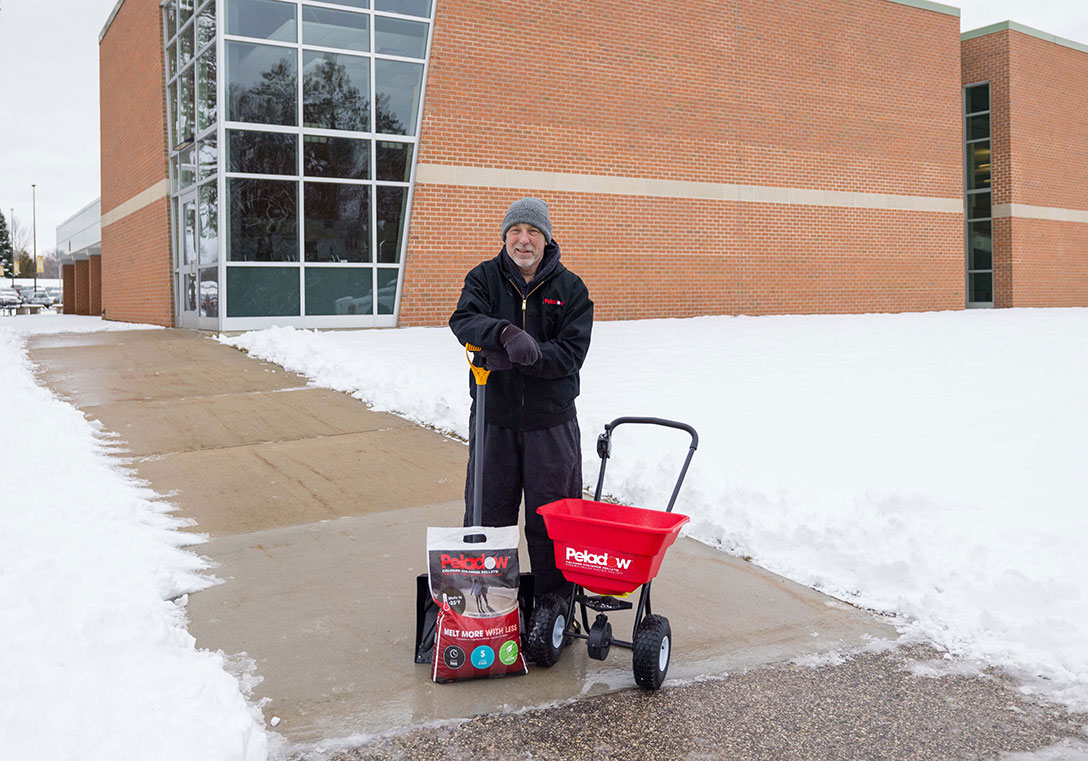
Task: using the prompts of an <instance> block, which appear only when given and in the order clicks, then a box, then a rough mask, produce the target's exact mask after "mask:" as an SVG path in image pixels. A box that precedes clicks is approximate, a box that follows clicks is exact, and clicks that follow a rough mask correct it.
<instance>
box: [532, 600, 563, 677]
mask: <svg viewBox="0 0 1088 761" xmlns="http://www.w3.org/2000/svg"><path fill="white" fill-rule="evenodd" d="M567 607H568V605H567V602H566V601H565V600H563V598H561V597H559V595H554V594H548V595H544V597H543V598H542V599H541V601H540V604H539V605H537V606H536V608H534V609H533V615H532V616H531V617H530V618H529V638H528V641H527V642H526V643H525V648H526V650H528V653H529V657H530V658H532V659H533V660H534V661H536V665H538V666H543V667H545V668H547V667H548V666H552V665H554V664H555V662H556V661H558V660H559V656H560V655H561V654H562V653H563V648H564V647H565V646H566V644H567V639H566V637H565V636H564V635H565V632H566V630H567Z"/></svg>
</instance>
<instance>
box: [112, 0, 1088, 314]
mask: <svg viewBox="0 0 1088 761" xmlns="http://www.w3.org/2000/svg"><path fill="white" fill-rule="evenodd" d="M194 6H195V7H194ZM334 6H335V7H334ZM980 32H987V30H980ZM964 37H965V38H968V39H965V40H964V41H963V43H962V44H963V52H962V54H961V35H960V33H959V12H958V10H956V9H955V8H951V7H949V6H945V5H939V4H936V3H931V2H927V1H926V0H816V1H815V2H805V3H795V2H789V3H764V2H756V1H755V0H736V1H735V2H732V3H728V4H725V3H719V2H712V1H711V0H699V1H697V2H696V1H693V0H685V1H684V2H679V0H663V1H662V2H659V3H653V4H649V5H645V4H641V5H635V4H616V3H606V2H603V0H584V1H583V2H580V3H563V2H557V1H556V2H553V1H552V0H546V1H545V2H542V3H537V4H534V5H533V9H532V12H531V13H528V12H526V10H525V5H524V4H523V3H521V2H519V1H518V0H457V1H456V2H454V1H453V0H373V2H367V0H332V1H331V2H322V3H321V4H314V3H311V2H308V0H205V2H203V3H201V2H200V0H168V1H167V2H165V3H163V4H162V6H161V8H160V5H159V3H158V2H157V0H121V2H119V3H118V5H117V7H116V8H115V10H114V13H113V15H112V16H111V18H110V20H109V22H107V24H106V27H105V28H104V29H103V32H102V35H101V38H100V50H101V54H100V61H101V82H102V88H101V93H102V94H101V98H102V199H101V200H102V209H103V215H102V260H101V261H102V264H101V268H102V283H103V285H102V308H103V310H104V311H105V315H106V317H107V318H108V319H120V320H138V321H144V322H153V323H159V324H165V325H170V324H175V325H181V326H188V327H199V328H206V329H223V330H236V329H249V328H257V327H264V326H268V325H272V324H285V325H296V326H305V327H367V326H389V325H435V324H442V323H444V322H445V320H446V318H447V317H448V315H449V313H450V311H451V310H452V308H453V305H454V303H455V301H456V298H457V295H458V293H459V291H460V287H461V282H462V279H463V277H464V274H465V272H466V271H467V270H468V269H469V268H470V267H472V266H473V265H474V264H476V263H477V262H479V261H480V260H481V259H483V258H485V257H489V256H492V255H494V254H495V253H496V252H497V251H498V250H499V248H500V247H501V241H500V239H499V224H500V221H501V219H502V215H503V212H504V211H505V208H506V206H507V205H508V204H509V202H510V201H511V200H513V199H515V198H518V197H520V196H523V195H536V196H539V197H541V198H544V199H545V200H546V201H547V202H548V203H549V205H550V206H551V209H552V218H553V222H554V227H555V236H556V239H557V240H558V241H559V243H560V244H561V246H562V248H563V257H564V261H565V262H566V263H568V265H569V266H570V267H571V268H572V269H574V270H575V271H577V272H578V273H579V274H581V275H582V276H583V278H584V280H585V281H586V283H587V285H588V286H589V288H590V291H591V293H592V294H593V297H594V300H595V302H596V315H597V317H598V318H599V319H635V318H648V317H687V316H693V315H700V314H781V313H842V312H875V311H879V312H893V311H911V310H934V309H960V308H963V307H964V306H966V305H985V304H990V303H992V304H994V305H996V306H1007V305H1020V304H1021V303H1029V302H1030V303H1032V304H1044V303H1045V304H1055V305H1056V304H1063V305H1064V304H1069V303H1078V304H1081V305H1088V278H1086V276H1085V267H1086V266H1088V264H1086V261H1088V252H1086V250H1085V244H1084V243H1083V242H1081V241H1080V240H1079V239H1078V238H1077V234H1078V232H1080V238H1081V239H1083V238H1084V237H1085V236H1084V235H1083V230H1084V226H1083V225H1084V220H1083V219H1082V217H1083V215H1084V214H1085V213H1088V212H1086V211H1085V209H1086V208H1088V203H1085V201H1084V195H1083V193H1080V195H1079V196H1078V188H1077V185H1076V184H1075V183H1074V182H1072V177H1073V176H1074V175H1075V174H1077V172H1080V173H1081V174H1083V169H1085V168H1088V166H1086V165H1088V162H1086V161H1085V154H1084V150H1085V148H1084V147H1083V146H1084V145H1085V142H1084V140H1083V139H1082V140H1080V141H1079V143H1080V144H1079V145H1077V139H1076V137H1077V135H1080V136H1081V137H1082V138H1083V137H1084V135H1083V132H1084V129H1085V122H1084V119H1085V118H1088V115H1085V114H1083V109H1082V112H1081V114H1080V116H1079V118H1080V120H1081V121H1080V122H1079V123H1078V125H1077V126H1076V129H1073V130H1070V129H1069V111H1068V110H1065V111H1062V109H1068V107H1069V105H1070V103H1069V98H1065V99H1064V100H1063V99H1062V98H1060V97H1056V96H1055V97H1054V99H1053V100H1052V101H1050V102H1049V103H1047V104H1046V107H1047V108H1052V109H1058V110H1059V111H1061V113H1063V114H1065V118H1064V119H1058V120H1057V123H1055V122H1053V121H1048V120H1049V119H1051V118H1053V114H1052V113H1051V112H1046V111H1043V112H1042V113H1032V114H1024V115H1023V116H1022V117H1021V118H1020V119H1019V120H1017V119H1016V118H1009V117H1007V116H1006V117H1001V116H1000V114H1001V111H1000V109H1001V108H1005V109H1006V112H1008V111H1009V110H1010V109H1011V111H1012V112H1013V113H1014V114H1015V112H1016V111H1017V109H1018V105H1017V100H1016V93H1017V90H1018V87H1023V88H1024V91H1025V92H1026V90H1027V88H1029V87H1030V86H1031V85H1030V80H1031V78H1032V77H1045V74H1043V73H1041V72H1033V71H1028V69H1031V67H1033V66H1035V65H1036V63H1037V62H1042V63H1045V65H1047V66H1051V65H1060V66H1063V67H1066V68H1065V69H1063V71H1067V72H1068V76H1069V77H1070V78H1071V79H1073V80H1074V81H1075V82H1078V83H1079V82H1083V81H1084V79H1085V77H1088V58H1086V57H1085V54H1084V51H1083V50H1081V49H1077V46H1076V45H1075V44H1071V43H1066V42H1064V41H1057V42H1054V41H1046V40H1042V39H1039V36H1038V34H1035V35H1032V34H1031V33H1026V32H1024V31H1023V28H1021V27H1017V26H1015V25H1010V26H1009V28H1007V29H1002V30H994V31H991V32H987V33H986V34H982V35H981V36H974V37H970V36H969V35H964ZM1021 37H1022V38H1023V39H1022V40H1021V39H1020V38H1021ZM1007 40H1012V41H1011V42H1009V41H1007ZM164 42H165V44H164ZM1037 46H1042V47H1039V48H1038V49H1036V47H1037ZM976 48H977V50H978V51H979V52H977V53H976V52H973V51H974V50H975V49H976ZM991 48H1000V50H998V51H997V52H993V51H991ZM1001 50H1004V51H1005V54H1004V58H1002V53H1001V52H1000V51H1001ZM1010 50H1011V51H1012V52H1013V53H1014V55H1012V56H1011V57H1010V56H1009V55H1008V51H1010ZM1048 56H1049V57H1048ZM976 59H977V60H976ZM1002 60H1004V61H1005V64H1004V67H1005V68H1003V69H1002V68H1001V66H1002V63H1001V61H1002ZM971 67H974V68H971ZM986 67H991V68H986ZM995 67H996V68H995ZM969 74H970V76H968V75H969ZM961 76H962V77H965V78H966V79H961ZM1002 76H1004V77H1005V78H1006V79H1008V80H1009V81H1012V82H1013V83H1014V86H1011V87H1009V88H1008V89H1009V90H1010V91H1011V92H1012V93H1013V96H1012V100H1011V101H1009V103H1011V106H1009V105H1006V106H1001V105H999V104H1000V101H999V97H998V95H997V94H996V93H997V92H998V91H999V89H1000V88H999V87H998V85H997V83H998V82H999V81H1001V79H1000V78H1001V77H1002ZM972 77H973V78H972ZM991 78H993V83H994V84H993V85H992V89H993V91H994V92H995V95H994V102H993V111H992V114H993V119H992V123H993V130H994V135H993V150H994V157H995V158H994V162H995V163H994V168H993V182H994V186H993V190H992V193H993V195H994V196H995V197H994V199H993V209H992V214H993V217H989V216H987V217H981V216H979V214H980V213H981V212H983V211H985V212H986V213H987V214H990V213H991V210H990V208H988V207H987V208H983V205H982V204H983V201H985V200H989V199H987V198H984V197H983V196H984V194H983V193H981V192H980V190H981V189H982V187H981V185H980V186H979V187H971V188H969V189H968V190H967V192H966V199H967V204H966V205H967V206H968V207H970V208H971V209H972V211H971V220H970V222H969V223H966V222H965V214H964V209H965V180H964V178H965V174H966V175H969V176H970V177H972V178H974V179H975V180H977V183H984V184H985V186H986V188H989V181H990V178H989V175H987V176H985V177H983V175H982V173H981V168H982V163H983V162H982V158H981V157H982V156H983V153H982V150H983V148H984V147H985V148H986V149H987V150H988V149H989V142H987V144H986V145H985V146H983V145H982V143H981V138H975V139H974V140H973V141H969V142H966V143H965V139H967V138H966V137H965V133H964V125H965V124H968V125H969V126H970V128H971V129H976V130H977V129H979V128H980V127H979V126H978V125H979V124H980V123H981V120H980V119H979V117H980V116H982V115H985V114H981V112H977V113H976V112H972V114H971V115H970V116H965V112H964V102H965V101H964V96H963V93H964V89H963V87H962V85H963V84H964V83H965V82H966V83H970V84H974V83H979V82H981V81H982V80H986V81H987V82H989V81H990V80H991ZM1021 80H1022V81H1023V84H1022V85H1016V84H1015V83H1017V82H1020V81H1021ZM1075 91H1076V90H1067V91H1066V92H1067V93H1069V92H1075ZM971 92H974V91H971ZM987 113H991V112H990V110H989V103H988V102H987ZM1074 117H1076V114H1074ZM1001 118H1005V120H1006V121H1005V125H1004V126H1001V125H999V124H998V122H999V121H1000V119H1001ZM989 129H990V127H989V126H987V140H988V139H989ZM1002 129H1006V130H1010V131H1011V134H1012V143H1011V145H1012V150H1013V153H1011V154H1010V153H1006V154H1005V155H1006V156H1011V157H1012V160H1010V166H1011V167H1012V169H1011V178H1012V179H1011V184H1008V183H1007V184H1005V185H1002V184H1001V183H1002V182H1003V181H1002V180H1001V174H1000V173H1001V171H1005V170H1003V169H1002V168H1001V167H1002V165H1001V164H1000V163H999V162H998V158H997V157H998V156H999V151H1000V150H1001V148H1000V146H1001V143H1000V140H1001V139H1002V138H1000V137H999V133H1000V130H1002ZM1062 130H1066V133H1065V135H1064V136H1063V141H1064V142H1063V146H1065V147H1067V148H1068V150H1065V151H1063V153H1062V155H1060V156H1056V155H1048V153H1047V151H1046V150H1045V146H1046V145H1047V144H1048V142H1049V141H1050V140H1051V137H1050V132H1053V131H1058V132H1061V131H1062ZM1077 130H1079V132H1078V131H1077ZM1021 134H1022V137H1017V136H1018V135H1021ZM1021 148H1023V150H1024V151H1025V152H1024V154H1023V159H1022V160H1020V159H1017V158H1016V157H1017V156H1019V155H1020V154H1019V153H1018V152H1019V151H1020V150H1021ZM1078 151H1079V153H1078ZM986 155H987V156H988V154H986ZM1071 160H1072V164H1071V165H1063V163H1062V162H1063V161H1065V162H1068V161H1071ZM965 161H966V162H967V166H968V169H969V170H970V171H967V172H966V173H965ZM1078 161H1079V162H1080V163H1079V164H1077V162H1078ZM972 162H973V163H972ZM1061 166H1067V170H1063V171H1065V172H1066V173H1065V174H1063V175H1061V177H1062V180H1061V181H1058V182H1056V183H1046V182H1043V181H1041V179H1042V178H1041V176H1037V175H1036V173H1038V172H1042V173H1043V174H1045V173H1046V172H1048V171H1052V170H1054V168H1055V167H1061ZM1068 166H1071V167H1072V168H1068ZM1077 167H1080V168H1079V169H1078V168H1077ZM987 168H988V167H987ZM1019 177H1023V178H1027V177H1032V178H1034V179H1030V180H1027V181H1025V183H1024V184H1022V185H1017V182H1021V180H1018V178H1019ZM1018 188H1019V190H1018ZM1002 193H1006V195H1002ZM1028 207H1030V208H1031V209H1037V208H1041V209H1044V212H1039V213H1046V214H1050V215H1053V214H1055V213H1059V212H1060V213H1061V214H1064V215H1065V216H1062V217H1061V218H1060V219H1057V220H1055V219H1052V218H1051V217H1045V218H1043V219H1040V218H1038V217H1033V216H1030V214H1026V213H1025V212H1024V209H1025V208H1028ZM1005 212H1007V213H1006V214H1005V216H1004V217H1002V216H1001V215H1002V213H1005ZM1032 213H1035V212H1032ZM1059 216H1060V215H1059ZM1004 220H1007V221H1008V233H1007V235H1008V237H1009V239H1010V240H1011V241H1013V243H1014V245H1019V244H1018V243H1017V241H1019V240H1021V239H1022V237H1023V239H1024V240H1032V239H1034V237H1035V236H1036V235H1043V236H1044V237H1045V239H1046V240H1045V243H1040V244H1039V245H1038V246H1036V247H1035V248H1033V252H1034V253H1032V255H1031V257H1030V258H1029V259H1026V260H1021V259H1020V258H1019V255H1017V256H1013V255H1012V254H1010V253H1007V252H1008V251H1010V250H1011V249H1008V248H1002V244H1001V240H1002V236H1003V235H1006V233H1005V227H1004V225H1005V224H1006V222H1005V221H1004ZM981 222H986V223H988V224H990V225H992V232H991V237H992V238H993V240H994V244H993V261H992V262H988V261H986V260H984V257H983V256H982V255H981V254H980V253H978V251H981V243H979V241H981V240H982V238H981V237H980V236H981V235H982V234H983V233H984V232H986V231H987V228H986V226H985V225H983V224H980V223H981ZM1039 231H1041V232H1039ZM968 239H970V240H972V241H974V243H973V244H972V245H973V246H974V248H973V249H972V251H973V252H974V253H972V255H971V257H970V262H965V245H966V243H965V241H967V240H968ZM1003 257H1004V258H1003ZM1014 262H1015V269H1014ZM982 265H986V266H987V267H989V270H986V267H983V266H982ZM969 267H970V270H969ZM1078 267H1079V269H1078ZM987 272H989V276H990V277H991V278H992V280H991V282H992V283H994V285H993V286H992V288H991V290H992V293H993V294H995V295H992V296H991V300H990V301H989V302H987V301H985V300H982V299H980V298H977V297H981V296H986V295H987V293H986V287H985V286H986V275H987ZM1074 272H1079V273H1080V274H1079V275H1078V276H1077V277H1079V278H1080V280H1079V283H1080V284H1079V285H1074V284H1072V280H1071V274H1072V273H1074ZM1006 280H1007V283H1008V284H1007V285H1004V283H1006ZM969 286H970V288H969ZM969 291H970V292H969Z"/></svg>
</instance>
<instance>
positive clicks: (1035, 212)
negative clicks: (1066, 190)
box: [990, 203, 1088, 224]
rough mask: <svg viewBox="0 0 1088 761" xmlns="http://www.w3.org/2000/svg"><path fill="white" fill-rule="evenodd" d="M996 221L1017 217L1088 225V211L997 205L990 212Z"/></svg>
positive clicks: (1015, 204) (1009, 204)
mask: <svg viewBox="0 0 1088 761" xmlns="http://www.w3.org/2000/svg"><path fill="white" fill-rule="evenodd" d="M990 213H991V216H993V217H994V218H995V219H1002V218H1007V217H1015V218H1016V219H1045V220H1048V221H1050V222H1080V223H1081V224H1088V210H1085V209H1060V208H1058V207H1055V206H1032V205H1031V204H1026V203H999V204H995V205H994V208H993V211H992V212H990Z"/></svg>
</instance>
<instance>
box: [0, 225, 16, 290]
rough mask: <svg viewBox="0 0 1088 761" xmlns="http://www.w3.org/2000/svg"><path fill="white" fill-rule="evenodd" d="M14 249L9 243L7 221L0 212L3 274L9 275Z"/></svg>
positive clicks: (0, 248)
mask: <svg viewBox="0 0 1088 761" xmlns="http://www.w3.org/2000/svg"><path fill="white" fill-rule="evenodd" d="M14 254H15V250H14V248H13V247H12V245H11V233H10V232H9V231H8V221H7V219H5V218H4V215H3V214H0V266H2V267H3V269H4V276H5V277H11V268H12V264H13V263H14V262H15V258H14Z"/></svg>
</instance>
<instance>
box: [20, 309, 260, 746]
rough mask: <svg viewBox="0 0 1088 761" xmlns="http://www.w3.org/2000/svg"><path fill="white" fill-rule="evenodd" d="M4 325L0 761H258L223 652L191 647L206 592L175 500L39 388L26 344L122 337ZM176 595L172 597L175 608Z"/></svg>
mask: <svg viewBox="0 0 1088 761" xmlns="http://www.w3.org/2000/svg"><path fill="white" fill-rule="evenodd" d="M137 327H151V326H137V325H131V324H124V323H111V322H104V321H102V320H101V319H98V318H93V317H78V316H75V315H45V314H43V315H21V316H17V317H0V394H2V397H3V403H4V412H3V416H2V418H0V467H2V468H3V474H4V485H3V486H2V487H0V558H2V561H0V622H2V624H0V674H3V688H2V689H0V756H2V757H3V758H11V759H30V758H49V759H58V760H59V761H60V760H63V761H68V760H69V759H73V760H74V759H80V760H81V761H83V760H85V759H102V760H103V761H105V760H107V759H108V760H109V761H123V760H124V759H146V758H155V759H159V760H163V761H164V760H166V759H177V761H192V760H193V759H202V761H214V760H218V759H222V760H223V761H228V760H229V761H243V760H244V761H257V760H258V759H263V758H264V757H265V755H266V752H267V736H266V735H265V732H264V729H263V723H259V722H260V717H259V716H258V715H256V714H255V712H254V709H252V708H250V707H249V706H248V705H247V704H246V701H245V699H244V698H243V696H242V692H241V689H240V687H239V683H238V680H237V679H236V678H235V677H233V676H231V675H230V674H229V673H227V670H226V667H227V664H226V663H225V659H224V657H223V656H222V654H218V653H210V652H207V651H198V650H197V649H196V647H195V645H194V641H193V638H192V637H191V636H190V635H189V633H188V631H187V629H186V618H185V611H184V607H183V605H184V600H185V598H184V596H183V595H184V594H186V593H188V592H193V591H196V590H198V589H201V588H204V587H206V586H208V585H209V584H210V583H211V581H210V579H209V578H208V577H207V576H206V575H204V571H205V570H206V566H205V564H204V562H203V561H202V560H201V559H200V558H199V557H197V556H196V555H195V554H193V553H192V552H190V551H188V550H186V549H183V548H184V546H185V545H189V544H193V543H194V542H195V541H199V539H196V538H195V537H194V536H193V535H191V534H187V533H182V532H180V531H179V530H178V529H179V527H180V526H182V525H183V524H182V523H181V521H180V520H179V519H177V518H175V517H172V516H171V514H170V512H169V511H170V508H169V506H168V505H167V504H166V503H164V502H162V501H160V500H159V499H158V498H157V496H156V495H155V494H154V493H153V492H151V491H150V490H149V489H147V488H146V487H144V486H142V485H140V483H138V482H137V481H135V480H134V479H133V478H132V477H131V476H130V475H128V474H127V473H126V472H125V471H124V470H122V469H121V468H120V467H119V466H118V465H117V461H116V460H115V459H113V458H111V457H110V456H109V454H108V452H109V444H108V442H107V441H106V440H105V439H104V437H103V436H102V435H101V433H100V431H99V430H98V429H97V428H96V426H95V425H93V424H92V423H90V422H88V421H87V420H86V419H84V417H83V415H82V414H81V413H80V412H79V411H78V410H76V409H75V408H74V407H72V406H70V405H68V404H65V403H63V402H61V401H59V400H57V399H56V398H55V397H54V396H53V395H52V394H51V393H50V392H49V391H48V390H46V389H44V388H42V387H41V386H39V385H37V383H36V382H35V379H34V376H33V374H32V368H31V365H30V362H29V360H28V359H27V356H26V350H25V337H26V335H28V334H30V333H38V332H85V331H95V330H131V329H133V328H137ZM176 598H180V599H178V600H177V602H173V600H174V599H176Z"/></svg>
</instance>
